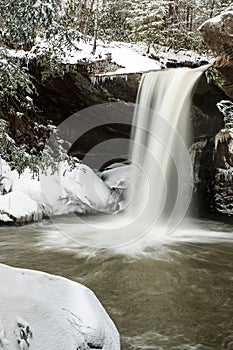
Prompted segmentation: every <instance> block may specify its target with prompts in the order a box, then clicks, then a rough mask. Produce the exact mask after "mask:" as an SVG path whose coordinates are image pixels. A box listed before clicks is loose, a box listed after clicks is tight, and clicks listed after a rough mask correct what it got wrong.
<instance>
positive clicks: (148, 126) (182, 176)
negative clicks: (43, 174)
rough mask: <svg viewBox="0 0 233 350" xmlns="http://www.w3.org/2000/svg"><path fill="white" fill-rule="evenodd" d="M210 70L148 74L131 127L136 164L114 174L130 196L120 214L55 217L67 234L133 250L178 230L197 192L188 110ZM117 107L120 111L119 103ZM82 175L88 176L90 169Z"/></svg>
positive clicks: (91, 243)
mask: <svg viewBox="0 0 233 350" xmlns="http://www.w3.org/2000/svg"><path fill="white" fill-rule="evenodd" d="M206 69H207V66H204V67H201V68H198V69H188V68H179V69H170V70H162V71H156V72H155V71H154V72H149V73H146V74H144V75H143V78H142V81H141V84H140V88H139V92H138V98H137V104H136V108H135V115H134V120H133V127H132V140H131V150H130V154H131V155H130V157H131V160H132V164H131V165H130V166H126V167H122V168H121V169H120V172H122V173H121V174H120V172H117V171H116V169H113V170H114V171H115V172H113V173H112V175H111V176H113V177H114V176H115V177H117V176H118V178H117V182H116V181H115V183H117V185H116V186H115V187H117V186H118V187H119V183H120V182H121V181H122V178H124V180H123V182H124V186H125V184H126V183H127V179H128V181H129V182H130V184H129V186H128V188H129V190H128V194H129V195H128V198H127V200H126V201H125V203H122V197H120V196H119V197H118V198H119V199H120V201H121V203H120V204H122V206H121V207H120V206H119V207H120V210H119V211H117V212H116V215H96V216H94V217H92V216H80V217H79V216H76V215H73V216H72V217H71V216H69V224H68V225H67V223H66V222H62V221H61V219H60V218H59V217H58V218H53V223H55V224H56V226H57V227H58V228H59V230H60V231H61V232H63V236H66V237H67V238H68V239H69V240H71V241H74V242H75V243H78V244H80V245H83V246H93V247H96V246H97V247H101V248H102V247H111V248H113V247H124V248H125V247H126V246H129V245H130V248H129V249H130V250H131V251H132V250H133V249H132V243H133V242H135V241H140V243H139V245H138V244H136V245H135V246H137V247H139V246H141V245H143V244H144V242H145V245H151V242H152V241H153V240H154V239H155V240H158V239H159V240H161V239H163V238H164V237H165V235H164V233H169V232H173V231H174V229H175V228H177V226H178V225H179V223H180V222H181V220H182V219H183V217H184V215H185V214H186V211H187V209H188V207H189V203H190V200H191V195H192V177H193V176H192V163H191V159H190V155H189V152H188V149H187V146H186V142H188V138H189V128H188V119H189V118H188V112H189V108H190V103H191V99H192V93H193V90H194V88H195V85H196V83H197V81H198V79H199V77H200V76H201V75H202V73H203V71H205V70H206ZM112 108H114V106H113V107H112ZM115 108H116V109H117V110H118V108H119V106H118V104H117V105H116V106H115ZM120 111H122V109H120ZM120 114H121V115H122V116H123V117H124V114H123V113H120ZM73 121H76V119H75V118H74V119H72V122H73ZM72 125H73V124H72ZM75 125H76V124H75V123H74V127H75ZM77 125H78V124H77ZM76 127H77V126H76ZM71 129H72V128H71V127H69V128H68V130H71ZM74 130H75V128H74ZM74 134H75V133H74ZM120 142H121V141H120ZM129 169H130V170H129ZM128 170H129V174H128V172H127V171H128ZM114 174H115V175H114ZM116 174H118V175H116ZM119 174H120V175H119ZM83 176H84V178H86V174H85V173H84V175H83ZM125 179H126V180H125ZM98 180H99V181H100V179H99V178H98ZM82 181H83V180H82ZM82 181H80V182H82ZM97 185H98V183H97ZM97 185H96V187H94V186H93V184H91V186H90V191H93V189H95V192H94V193H93V195H94V194H95V196H96V197H97V199H98V198H99V201H98V200H96V202H99V203H102V199H103V192H102V191H100V190H99V187H98V186H97ZM48 186H49V185H48ZM48 186H47V187H45V189H46V190H47V188H48ZM101 188H102V187H101ZM123 188H124V187H123ZM131 189H132V190H131ZM118 190H119V188H118ZM90 191H89V192H90ZM120 191H121V190H119V193H120ZM123 191H124V190H123ZM116 193H117V191H116ZM121 194H122V192H121ZM98 196H99V197H98ZM117 204H118V203H117ZM100 207H101V205H100ZM122 208H125V209H124V210H121V209H122ZM77 225H78V226H77ZM160 233H161V234H160ZM143 236H144V239H143V240H142V239H141V240H139V239H140V238H142V237H143ZM166 237H168V235H166ZM137 247H136V249H137ZM126 249H127V248H126ZM139 249H141V248H139Z"/></svg>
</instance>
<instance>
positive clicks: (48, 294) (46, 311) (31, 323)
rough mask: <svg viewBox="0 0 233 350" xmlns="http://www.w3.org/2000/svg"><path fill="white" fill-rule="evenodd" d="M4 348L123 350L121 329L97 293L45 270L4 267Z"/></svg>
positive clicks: (0, 318)
mask: <svg viewBox="0 0 233 350" xmlns="http://www.w3.org/2000/svg"><path fill="white" fill-rule="evenodd" d="M0 281H1V288H0V349H1V350H45V349H48V350H77V349H79V350H90V349H96V350H97V349H103V350H119V349H120V341H119V334H118V331H117V329H116V327H115V325H114V324H113V322H112V321H111V319H110V318H109V316H108V314H107V313H106V311H105V310H104V308H103V306H102V305H101V304H100V302H99V301H98V299H97V298H96V297H95V295H94V294H93V292H92V291H91V290H89V289H88V288H86V287H84V286H82V285H81V284H79V283H76V282H73V281H70V280H68V279H65V278H62V277H56V276H52V275H48V274H45V273H42V272H37V271H31V270H22V269H15V268H12V267H8V266H5V265H0Z"/></svg>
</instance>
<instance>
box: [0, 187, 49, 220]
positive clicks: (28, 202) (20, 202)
mask: <svg viewBox="0 0 233 350" xmlns="http://www.w3.org/2000/svg"><path fill="white" fill-rule="evenodd" d="M42 216H43V215H42V211H41V210H40V207H39V205H38V204H37V203H36V202H35V201H34V200H33V199H31V198H30V197H28V196H27V195H26V194H24V193H22V192H18V191H13V192H9V193H7V194H5V195H0V222H4V223H9V222H17V223H28V222H35V221H39V220H41V219H42Z"/></svg>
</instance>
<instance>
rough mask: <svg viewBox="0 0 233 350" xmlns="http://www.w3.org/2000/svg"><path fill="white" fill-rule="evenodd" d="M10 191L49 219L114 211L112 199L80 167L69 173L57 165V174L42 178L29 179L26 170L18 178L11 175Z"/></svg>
mask: <svg viewBox="0 0 233 350" xmlns="http://www.w3.org/2000/svg"><path fill="white" fill-rule="evenodd" d="M12 179H13V186H12V188H13V190H14V191H20V192H22V193H25V194H26V195H27V196H29V197H30V198H32V199H33V200H34V201H35V202H36V203H37V204H38V205H39V206H40V208H41V210H42V211H43V212H44V214H46V215H49V216H56V215H65V214H69V213H72V212H77V213H82V214H85V213H93V212H98V211H100V212H109V213H111V212H114V211H115V210H116V209H117V198H116V195H115V194H114V193H113V192H112V191H111V190H110V188H109V187H108V186H107V185H106V184H105V183H104V182H103V181H102V180H101V179H100V177H99V176H97V174H96V173H94V171H93V170H92V169H90V168H89V167H88V166H86V165H84V164H77V165H76V167H75V168H74V169H70V168H69V166H68V165H67V163H65V162H64V163H61V164H60V167H59V169H58V171H57V172H55V173H51V172H50V171H49V170H48V173H47V174H46V175H45V174H42V175H41V177H40V179H37V178H33V176H32V173H31V172H30V170H28V169H26V170H25V171H24V172H23V174H21V175H20V176H19V175H18V174H17V172H15V171H13V172H12Z"/></svg>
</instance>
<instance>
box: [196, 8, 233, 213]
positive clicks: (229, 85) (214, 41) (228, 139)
mask: <svg viewBox="0 0 233 350" xmlns="http://www.w3.org/2000/svg"><path fill="white" fill-rule="evenodd" d="M200 32H201V36H202V38H203V41H204V43H205V44H206V45H207V46H208V47H209V48H210V49H211V51H212V52H213V54H214V56H215V61H214V63H213V66H212V67H211V69H210V73H211V74H212V75H213V79H214V80H215V83H216V84H217V85H218V86H219V87H220V88H221V90H222V91H223V92H224V93H225V94H226V97H225V98H224V96H223V95H222V96H221V99H219V101H215V104H216V103H217V102H220V101H221V100H223V101H225V102H223V103H220V104H218V106H219V110H220V111H221V113H222V124H221V123H220V124H219V123H217V122H216V123H214V124H215V129H214V130H212V131H213V133H212V138H210V139H209V141H208V142H211V143H212V145H211V147H210V149H211V151H210V153H211V154H212V162H210V163H209V165H210V166H209V165H208V169H207V170H208V174H209V186H208V187H209V188H208V189H207V191H206V193H208V194H209V204H208V206H209V207H211V208H212V209H213V210H214V211H217V212H220V213H223V214H227V215H230V216H232V215H233V133H232V130H233V129H232V128H233V108H232V106H233V104H232V102H231V101H232V100H233V11H227V12H223V13H222V14H220V15H219V16H217V17H215V18H213V19H210V20H208V21H206V22H205V23H203V25H202V26H201V27H200ZM219 97H220V96H219ZM211 124H213V123H210V125H211ZM207 145H208V143H207ZM212 150H213V151H212ZM207 153H208V152H205V149H204V150H203V155H207ZM209 159H211V158H209ZM207 164H208V163H207ZM204 168H205V165H203V166H201V169H202V171H203V170H204ZM201 183H202V185H203V183H204V182H201Z"/></svg>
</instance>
